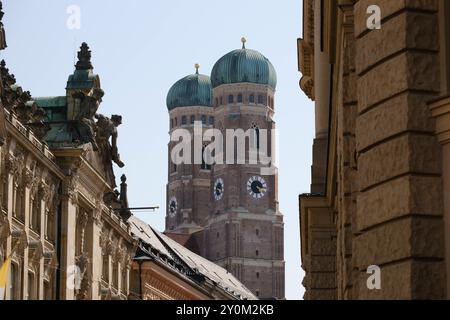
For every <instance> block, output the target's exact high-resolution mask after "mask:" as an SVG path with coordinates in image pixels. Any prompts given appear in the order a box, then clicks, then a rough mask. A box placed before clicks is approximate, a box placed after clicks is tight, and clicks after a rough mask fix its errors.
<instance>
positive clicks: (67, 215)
mask: <svg viewBox="0 0 450 320" xmlns="http://www.w3.org/2000/svg"><path fill="white" fill-rule="evenodd" d="M74 178H75V177H69V178H67V179H66V181H64V182H63V193H64V194H63V196H62V197H61V200H62V201H61V204H62V206H61V207H62V210H61V217H60V219H61V243H60V245H61V261H60V268H61V279H60V283H61V289H60V290H61V291H60V297H61V299H63V300H74V298H75V291H74V288H73V287H71V286H68V277H70V276H71V275H70V274H69V273H68V271H70V269H71V268H73V266H75V264H76V263H75V248H76V245H75V239H76V216H77V214H76V213H77V191H76V189H75V183H74V181H72V179H74Z"/></svg>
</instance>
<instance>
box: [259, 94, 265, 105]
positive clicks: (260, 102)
mask: <svg viewBox="0 0 450 320" xmlns="http://www.w3.org/2000/svg"><path fill="white" fill-rule="evenodd" d="M263 103H264V101H263V96H262V95H259V96H258V104H263Z"/></svg>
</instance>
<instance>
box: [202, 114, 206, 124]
mask: <svg viewBox="0 0 450 320" xmlns="http://www.w3.org/2000/svg"><path fill="white" fill-rule="evenodd" d="M202 124H203V125H205V124H206V116H205V115H204V114H203V115H202Z"/></svg>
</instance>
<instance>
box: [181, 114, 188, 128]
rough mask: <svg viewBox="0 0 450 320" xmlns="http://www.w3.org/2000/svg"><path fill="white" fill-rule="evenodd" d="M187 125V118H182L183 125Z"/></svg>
mask: <svg viewBox="0 0 450 320" xmlns="http://www.w3.org/2000/svg"><path fill="white" fill-rule="evenodd" d="M186 124H187V117H186V116H182V117H181V125H182V126H185V125H186Z"/></svg>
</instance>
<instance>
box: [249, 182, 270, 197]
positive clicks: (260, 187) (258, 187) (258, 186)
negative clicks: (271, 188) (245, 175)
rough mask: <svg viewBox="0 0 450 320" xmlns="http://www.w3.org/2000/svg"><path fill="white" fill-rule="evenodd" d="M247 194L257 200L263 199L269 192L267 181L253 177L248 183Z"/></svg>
mask: <svg viewBox="0 0 450 320" xmlns="http://www.w3.org/2000/svg"><path fill="white" fill-rule="evenodd" d="M247 192H248V193H249V194H250V196H252V197H253V198H255V199H261V198H262V197H264V195H265V194H266V192H267V183H266V181H265V180H264V179H263V178H262V177H259V176H253V177H251V178H250V179H248V181H247Z"/></svg>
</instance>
